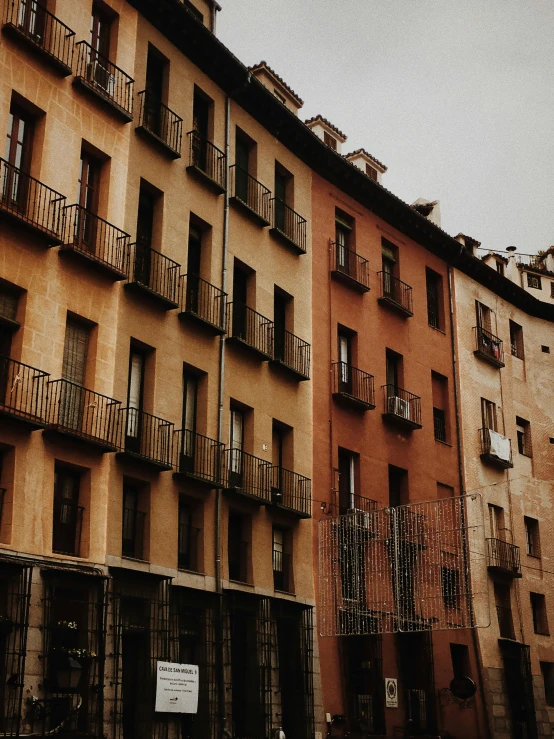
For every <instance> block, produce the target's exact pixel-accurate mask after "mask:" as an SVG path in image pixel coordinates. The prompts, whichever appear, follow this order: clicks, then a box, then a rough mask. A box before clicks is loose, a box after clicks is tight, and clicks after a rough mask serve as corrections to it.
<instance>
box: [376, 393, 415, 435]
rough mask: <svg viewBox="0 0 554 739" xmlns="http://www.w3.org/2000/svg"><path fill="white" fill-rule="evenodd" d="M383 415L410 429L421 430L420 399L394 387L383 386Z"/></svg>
mask: <svg viewBox="0 0 554 739" xmlns="http://www.w3.org/2000/svg"><path fill="white" fill-rule="evenodd" d="M382 388H383V399H384V412H383V415H384V416H387V417H389V418H394V419H397V420H398V421H399V422H402V423H404V424H405V425H407V426H411V427H412V428H421V398H420V397H419V396H418V395H414V394H413V393H409V392H408V391H407V390H403V389H402V388H400V387H396V386H395V385H383V386H382Z"/></svg>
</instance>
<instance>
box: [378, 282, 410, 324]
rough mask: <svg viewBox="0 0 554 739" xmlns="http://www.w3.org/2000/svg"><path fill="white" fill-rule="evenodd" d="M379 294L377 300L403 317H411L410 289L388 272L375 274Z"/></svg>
mask: <svg viewBox="0 0 554 739" xmlns="http://www.w3.org/2000/svg"><path fill="white" fill-rule="evenodd" d="M377 275H378V277H379V285H380V287H381V293H380V296H379V300H380V302H382V303H386V304H387V305H390V306H391V307H392V308H395V309H396V310H397V311H399V312H400V313H402V314H403V315H405V316H413V314H414V310H413V303H412V288H411V287H410V285H407V284H406V283H405V282H402V280H399V279H398V278H397V277H394V276H393V275H391V273H390V272H377Z"/></svg>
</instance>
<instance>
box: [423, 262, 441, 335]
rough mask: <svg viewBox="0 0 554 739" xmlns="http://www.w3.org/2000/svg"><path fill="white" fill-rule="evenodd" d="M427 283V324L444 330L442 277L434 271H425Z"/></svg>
mask: <svg viewBox="0 0 554 739" xmlns="http://www.w3.org/2000/svg"><path fill="white" fill-rule="evenodd" d="M425 277H426V283H427V322H428V323H429V326H431V327H432V328H438V329H440V330H443V329H444V315H443V312H444V310H443V295H442V293H443V290H442V276H441V275H439V274H438V273H437V272H434V271H433V270H432V269H429V268H427V269H426V270H425Z"/></svg>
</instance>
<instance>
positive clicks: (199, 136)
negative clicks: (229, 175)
mask: <svg viewBox="0 0 554 739" xmlns="http://www.w3.org/2000/svg"><path fill="white" fill-rule="evenodd" d="M212 114H213V100H212V99H211V98H209V97H208V96H207V95H206V94H205V93H204V92H203V91H202V90H200V88H198V87H196V86H195V88H194V97H193V102H192V130H193V131H194V134H193V136H192V139H191V143H192V152H191V154H192V163H193V164H194V165H195V166H196V167H198V168H199V169H201V170H202V171H203V172H206V173H207V174H209V175H210V176H211V177H213V176H214V174H215V173H214V172H213V169H214V163H213V161H212V156H211V149H210V147H209V146H208V141H210V139H211V138H212V136H211V133H212V119H213V115H212ZM238 146H239V143H238V138H237V152H238ZM246 156H247V159H248V151H247V154H246ZM246 171H248V161H247V162H246Z"/></svg>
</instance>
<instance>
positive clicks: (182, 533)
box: [178, 496, 199, 572]
mask: <svg viewBox="0 0 554 739" xmlns="http://www.w3.org/2000/svg"><path fill="white" fill-rule="evenodd" d="M192 524H193V505H192V503H191V502H190V501H189V500H187V499H186V498H184V497H183V496H180V498H179V523H178V526H179V541H178V549H179V554H178V567H179V569H180V570H190V571H191V572H198V571H199V570H198V562H197V560H198V529H196V528H194V527H193V525H192Z"/></svg>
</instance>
